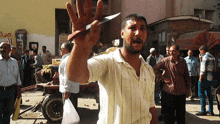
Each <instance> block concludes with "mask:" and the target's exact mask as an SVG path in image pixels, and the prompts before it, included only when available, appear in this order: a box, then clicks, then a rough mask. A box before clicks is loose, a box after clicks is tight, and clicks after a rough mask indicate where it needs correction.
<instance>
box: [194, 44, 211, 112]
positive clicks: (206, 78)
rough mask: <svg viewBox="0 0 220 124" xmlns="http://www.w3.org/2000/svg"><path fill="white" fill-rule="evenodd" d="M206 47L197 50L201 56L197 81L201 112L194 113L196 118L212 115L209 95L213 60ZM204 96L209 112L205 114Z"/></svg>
mask: <svg viewBox="0 0 220 124" xmlns="http://www.w3.org/2000/svg"><path fill="white" fill-rule="evenodd" d="M208 51H209V49H208V47H207V46H206V45H202V46H200V48H199V52H200V55H201V63H200V76H199V81H198V95H199V98H200V104H201V112H198V113H196V115H198V116H205V115H207V113H208V114H210V115H212V116H213V115H214V112H213V97H212V93H211V85H210V84H211V81H212V80H213V71H214V70H215V58H214V56H213V55H211V54H210V53H209V52H208ZM206 94H207V95H206ZM206 96H207V97H208V100H209V110H208V111H207V112H206Z"/></svg>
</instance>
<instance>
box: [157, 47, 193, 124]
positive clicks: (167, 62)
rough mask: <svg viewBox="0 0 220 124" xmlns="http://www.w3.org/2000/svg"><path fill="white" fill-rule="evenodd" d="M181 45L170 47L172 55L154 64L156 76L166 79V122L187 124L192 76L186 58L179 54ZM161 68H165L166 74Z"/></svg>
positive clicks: (164, 88) (164, 92) (164, 99)
mask: <svg viewBox="0 0 220 124" xmlns="http://www.w3.org/2000/svg"><path fill="white" fill-rule="evenodd" d="M178 54H179V46H178V45H172V46H171V47H170V56H169V57H166V58H164V59H163V60H162V61H161V62H160V63H158V64H157V65H155V66H154V72H155V74H156V77H157V78H159V79H161V80H164V82H165V84H164V86H163V90H162V93H161V95H162V97H163V102H164V103H163V111H164V112H163V114H164V124H174V122H175V120H177V124H185V113H186V94H187V93H189V92H190V87H191V83H190V77H189V72H188V68H187V65H186V62H185V60H184V59H183V58H182V57H179V56H178ZM160 69H162V70H165V73H164V75H162V74H161V72H160Z"/></svg>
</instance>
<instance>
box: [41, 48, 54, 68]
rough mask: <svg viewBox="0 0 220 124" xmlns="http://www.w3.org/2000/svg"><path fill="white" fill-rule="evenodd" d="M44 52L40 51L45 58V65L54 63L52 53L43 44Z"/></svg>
mask: <svg viewBox="0 0 220 124" xmlns="http://www.w3.org/2000/svg"><path fill="white" fill-rule="evenodd" d="M42 51H43V52H42V53H40V56H41V57H42V59H43V63H44V65H48V64H51V63H52V58H53V56H52V54H51V53H50V52H49V51H48V50H47V47H46V46H42Z"/></svg>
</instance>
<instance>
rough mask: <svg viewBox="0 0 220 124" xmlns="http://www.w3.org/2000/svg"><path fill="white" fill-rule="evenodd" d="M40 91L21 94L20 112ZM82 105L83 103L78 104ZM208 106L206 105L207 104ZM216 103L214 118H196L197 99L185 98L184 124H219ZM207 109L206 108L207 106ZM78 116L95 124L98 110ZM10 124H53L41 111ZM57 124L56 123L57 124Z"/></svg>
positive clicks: (82, 111) (84, 123)
mask: <svg viewBox="0 0 220 124" xmlns="http://www.w3.org/2000/svg"><path fill="white" fill-rule="evenodd" d="M43 97H44V96H43V92H42V91H27V92H24V93H22V100H23V103H22V105H21V110H20V112H22V111H23V110H24V109H26V108H28V107H30V106H31V105H35V104H36V103H37V102H39V101H41V100H42V98H43ZM89 100H91V101H92V103H93V102H94V99H93V98H90V99H87V100H86V101H89ZM79 104H84V103H79ZM207 104H208V103H207ZM216 104H217V103H216V101H214V113H215V116H200V117H198V116H196V115H195V113H197V112H199V111H200V103H199V99H198V98H197V99H195V101H193V102H191V101H190V100H189V99H188V98H187V105H186V111H187V113H186V124H220V118H219V116H218V109H217V105H216ZM207 107H208V106H207ZM156 108H157V110H158V115H159V113H160V106H156ZM79 115H80V120H81V121H80V124H96V122H97V119H98V110H97V109H93V110H90V109H86V108H80V109H79ZM11 124H55V123H50V122H48V121H47V120H46V119H45V118H44V116H43V115H42V113H41V110H38V111H37V112H35V113H33V112H32V111H28V112H26V113H24V114H23V115H22V118H21V119H18V120H17V121H11ZM57 124H58V123H57ZM159 124H163V122H162V121H161V122H159Z"/></svg>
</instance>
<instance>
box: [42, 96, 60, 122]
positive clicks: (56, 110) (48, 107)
mask: <svg viewBox="0 0 220 124" xmlns="http://www.w3.org/2000/svg"><path fill="white" fill-rule="evenodd" d="M42 108H43V109H42V110H43V111H42V112H43V115H44V117H45V118H46V119H47V120H48V121H49V122H59V121H61V120H62V117H63V101H62V98H61V96H60V95H57V94H50V95H49V96H48V97H46V98H45V100H44V102H43V103H42Z"/></svg>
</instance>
